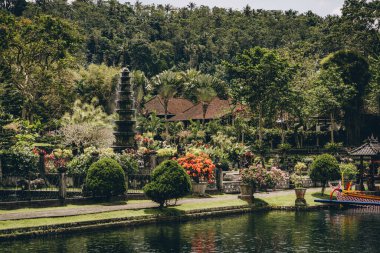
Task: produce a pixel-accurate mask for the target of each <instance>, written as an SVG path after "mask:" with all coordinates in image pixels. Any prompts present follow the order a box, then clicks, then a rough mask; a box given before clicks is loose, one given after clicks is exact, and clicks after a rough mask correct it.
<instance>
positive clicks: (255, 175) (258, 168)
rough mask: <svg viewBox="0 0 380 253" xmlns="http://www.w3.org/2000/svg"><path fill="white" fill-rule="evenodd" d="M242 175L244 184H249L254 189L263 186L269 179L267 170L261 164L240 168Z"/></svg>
mask: <svg viewBox="0 0 380 253" xmlns="http://www.w3.org/2000/svg"><path fill="white" fill-rule="evenodd" d="M240 176H241V181H242V183H243V184H249V185H251V186H252V187H253V188H254V189H257V188H261V187H263V186H264V185H265V184H266V182H267V180H268V179H267V170H266V169H265V168H264V167H263V166H262V165H261V164H256V165H252V166H250V167H249V168H247V169H242V170H240Z"/></svg>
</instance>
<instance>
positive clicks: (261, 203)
mask: <svg viewBox="0 0 380 253" xmlns="http://www.w3.org/2000/svg"><path fill="white" fill-rule="evenodd" d="M252 206H253V207H265V206H269V204H268V202H266V201H265V200H262V199H260V198H254V199H253V202H252Z"/></svg>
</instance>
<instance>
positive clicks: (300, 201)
mask: <svg viewBox="0 0 380 253" xmlns="http://www.w3.org/2000/svg"><path fill="white" fill-rule="evenodd" d="M294 191H295V192H296V201H295V205H296V206H301V207H302V206H307V203H306V200H305V193H306V188H295V189H294Z"/></svg>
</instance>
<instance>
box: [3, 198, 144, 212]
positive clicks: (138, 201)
mask: <svg viewBox="0 0 380 253" xmlns="http://www.w3.org/2000/svg"><path fill="white" fill-rule="evenodd" d="M149 202H150V200H128V201H117V202H105V203H98V204H88V205H66V206H56V207H36V208H21V209H16V210H0V214H6V213H23V212H33V211H48V210H56V209H70V208H78V207H80V208H82V207H96V206H112V205H125V204H135V203H149Z"/></svg>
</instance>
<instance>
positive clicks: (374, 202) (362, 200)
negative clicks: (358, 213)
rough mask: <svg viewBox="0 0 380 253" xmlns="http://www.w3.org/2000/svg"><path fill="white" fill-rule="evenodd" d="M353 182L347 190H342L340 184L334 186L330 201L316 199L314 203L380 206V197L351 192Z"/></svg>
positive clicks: (362, 192)
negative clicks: (334, 198)
mask: <svg viewBox="0 0 380 253" xmlns="http://www.w3.org/2000/svg"><path fill="white" fill-rule="evenodd" d="M351 184H352V183H351V182H349V183H348V184H347V185H346V187H345V189H342V184H341V182H339V184H338V185H337V186H332V185H331V184H330V188H331V189H332V191H331V194H330V199H329V200H327V199H316V200H314V202H320V203H329V204H341V205H354V206H366V207H369V206H380V196H375V195H369V194H368V193H366V192H364V191H353V190H351ZM335 192H336V193H337V195H336V200H333V197H334V193H335Z"/></svg>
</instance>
